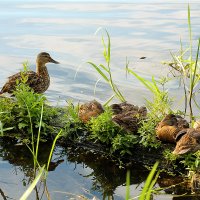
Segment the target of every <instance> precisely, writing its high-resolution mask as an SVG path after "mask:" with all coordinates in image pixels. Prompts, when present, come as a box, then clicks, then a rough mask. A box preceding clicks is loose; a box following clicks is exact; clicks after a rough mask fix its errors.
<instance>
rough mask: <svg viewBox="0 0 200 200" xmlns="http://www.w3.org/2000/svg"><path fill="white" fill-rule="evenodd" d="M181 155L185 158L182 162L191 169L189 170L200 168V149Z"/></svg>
mask: <svg viewBox="0 0 200 200" xmlns="http://www.w3.org/2000/svg"><path fill="white" fill-rule="evenodd" d="M181 157H182V158H183V160H182V161H181V163H183V164H184V166H185V168H187V169H189V171H199V170H200V151H197V152H195V153H189V154H184V155H182V156H181Z"/></svg>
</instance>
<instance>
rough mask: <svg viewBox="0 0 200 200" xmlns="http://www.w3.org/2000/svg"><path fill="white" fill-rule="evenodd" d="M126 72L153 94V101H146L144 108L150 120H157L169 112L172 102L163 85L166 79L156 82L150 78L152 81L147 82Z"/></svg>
mask: <svg viewBox="0 0 200 200" xmlns="http://www.w3.org/2000/svg"><path fill="white" fill-rule="evenodd" d="M128 72H129V73H130V74H132V75H134V76H135V77H136V78H137V79H138V80H139V81H140V82H141V83H142V84H143V85H144V86H145V87H146V88H147V89H148V90H149V91H150V92H151V93H152V94H153V100H149V99H146V106H147V108H148V109H149V111H150V112H149V113H150V115H151V117H152V118H155V119H156V118H157V119H159V118H162V117H163V116H164V115H165V114H167V113H170V112H171V105H172V100H171V98H170V97H169V96H168V91H167V90H166V89H165V87H164V85H165V83H166V82H168V79H166V78H161V79H160V80H158V81H156V80H155V78H154V77H152V80H151V81H149V80H147V79H145V78H142V77H141V76H139V75H138V74H137V73H136V72H134V71H133V70H131V69H128ZM159 86H160V87H161V89H160V87H159Z"/></svg>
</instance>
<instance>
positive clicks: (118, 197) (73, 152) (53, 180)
mask: <svg viewBox="0 0 200 200" xmlns="http://www.w3.org/2000/svg"><path fill="white" fill-rule="evenodd" d="M0 146H1V148H0V156H1V158H2V161H3V162H2V163H3V165H4V166H12V169H13V172H14V174H15V177H17V178H18V179H19V182H18V183H17V184H13V181H11V180H9V179H10V177H11V176H13V175H9V171H8V170H7V172H6V174H4V175H5V176H4V175H2V173H1V181H0V183H1V186H0V189H1V190H2V191H3V193H4V195H5V194H6V195H7V194H8V196H9V198H13V197H15V198H17V199H18V198H19V197H20V196H21V194H22V193H23V191H25V189H26V188H27V186H28V184H29V183H30V182H32V181H33V179H34V173H33V158H32V154H31V152H30V151H29V150H28V148H27V146H26V145H20V144H18V143H17V140H15V139H9V138H4V139H1V140H0ZM50 150H51V144H47V143H45V144H42V143H41V144H40V148H39V153H38V155H39V156H38V162H39V164H40V165H41V166H43V165H45V164H46V163H47V160H48V157H49V152H50ZM6 162H7V163H9V165H8V164H6ZM127 169H129V170H130V174H131V177H130V180H131V195H132V196H137V195H139V194H140V191H141V189H142V186H143V182H144V181H145V180H146V178H147V175H148V173H149V171H148V170H147V169H146V168H145V167H144V166H143V165H142V164H141V162H140V163H137V162H135V163H134V162H133V163H132V164H131V165H129V167H128V168H127ZM127 169H125V168H120V167H119V166H118V165H116V162H115V163H114V162H113V161H112V160H111V159H110V158H109V157H106V156H104V155H103V154H102V153H97V152H94V151H91V150H86V149H82V148H74V147H67V148H61V147H59V148H57V149H56V150H55V152H54V156H53V158H52V161H51V162H50V167H49V174H48V178H47V182H40V184H38V186H37V188H35V190H34V192H33V194H32V198H31V199H34V196H36V195H38V196H42V195H43V199H46V197H45V194H43V193H44V191H46V190H48V192H49V193H50V196H51V198H52V199H65V198H64V197H66V196H67V197H68V198H69V197H77V196H78V195H84V196H86V197H87V198H91V197H94V196H96V197H97V198H99V199H107V198H108V197H110V198H111V197H112V198H114V199H115V200H122V199H124V197H125V193H124V194H123V191H122V189H123V190H124V191H125V183H126V176H125V174H126V171H127ZM0 170H1V171H3V170H4V167H3V166H2V165H1V168H0ZM6 179H7V181H4V180H6ZM157 184H158V185H157V186H159V187H162V188H166V189H164V191H165V193H166V194H174V195H176V196H177V195H183V194H186V193H187V192H188V193H190V192H191V189H190V185H189V182H187V181H184V180H183V178H182V177H176V176H175V177H174V176H169V175H166V174H165V173H161V174H160V176H159V178H158V181H157ZM172 185H173V186H172ZM171 186H172V187H171ZM15 190H18V195H17V193H16V194H15V195H13V191H15ZM168 197H169V198H168V199H171V198H170V196H168ZM68 198H67V199H68ZM184 198H185V197H184ZM195 198H196V197H195ZM195 198H194V199H195ZM155 199H157V198H156V196H155ZM158 199H160V196H158ZM173 199H179V198H178V197H173ZM180 199H181V198H180ZM191 199H192V198H191Z"/></svg>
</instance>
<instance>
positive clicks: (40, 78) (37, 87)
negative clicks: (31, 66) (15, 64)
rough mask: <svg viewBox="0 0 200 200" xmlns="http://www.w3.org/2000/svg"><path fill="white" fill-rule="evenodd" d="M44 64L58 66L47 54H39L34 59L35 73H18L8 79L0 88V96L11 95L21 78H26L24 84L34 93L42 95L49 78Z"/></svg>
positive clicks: (46, 87) (48, 83)
mask: <svg viewBox="0 0 200 200" xmlns="http://www.w3.org/2000/svg"><path fill="white" fill-rule="evenodd" d="M46 63H55V64H59V62H57V61H55V60H54V59H52V58H51V56H50V55H49V54H48V53H46V52H42V53H39V54H38V56H37V59H36V72H34V71H27V72H19V73H16V74H14V75H12V76H10V77H8V81H7V82H6V83H5V85H4V86H3V87H2V89H1V91H0V94H3V93H6V92H7V93H13V91H14V90H15V88H16V85H17V83H18V84H20V82H21V81H22V76H23V77H26V79H27V80H26V84H27V85H28V86H29V87H31V88H32V89H33V90H34V92H36V93H44V92H45V91H46V90H47V89H48V87H49V85H50V77H49V73H48V70H47V67H46Z"/></svg>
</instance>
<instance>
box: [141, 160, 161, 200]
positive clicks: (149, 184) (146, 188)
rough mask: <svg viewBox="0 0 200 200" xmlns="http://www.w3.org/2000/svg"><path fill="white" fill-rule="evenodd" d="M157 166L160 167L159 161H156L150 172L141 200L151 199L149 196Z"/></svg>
mask: <svg viewBox="0 0 200 200" xmlns="http://www.w3.org/2000/svg"><path fill="white" fill-rule="evenodd" d="M157 167H158V162H156V163H155V164H154V166H153V168H152V170H151V172H150V173H149V175H148V177H147V180H146V182H145V185H144V188H143V190H142V193H141V195H140V198H139V200H149V199H147V197H149V196H150V194H151V186H152V183H153V182H154V181H152V180H153V177H154V174H155V173H156V169H157ZM152 187H153V186H152ZM147 194H148V196H147Z"/></svg>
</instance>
